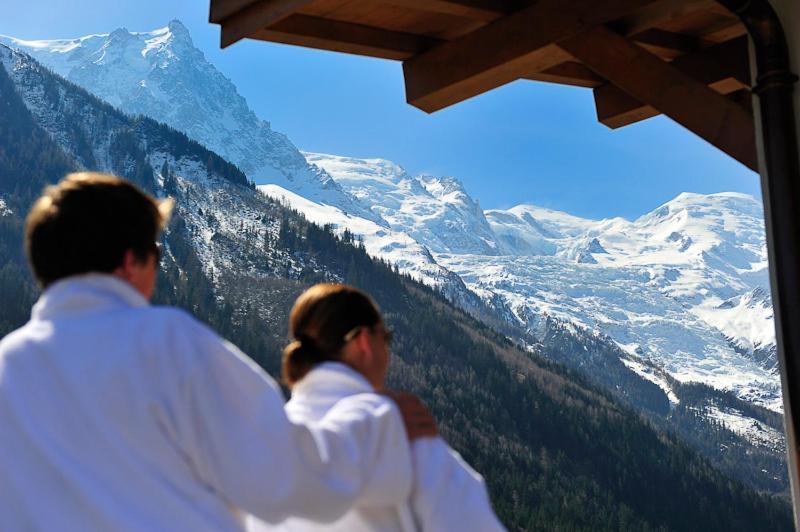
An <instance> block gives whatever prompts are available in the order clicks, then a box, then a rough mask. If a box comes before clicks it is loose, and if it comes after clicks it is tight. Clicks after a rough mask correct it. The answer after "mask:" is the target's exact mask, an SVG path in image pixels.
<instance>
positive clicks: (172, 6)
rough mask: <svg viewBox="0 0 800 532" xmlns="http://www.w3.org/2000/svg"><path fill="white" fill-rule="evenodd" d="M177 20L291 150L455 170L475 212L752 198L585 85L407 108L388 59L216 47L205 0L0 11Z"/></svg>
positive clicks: (673, 130) (712, 153) (627, 207)
mask: <svg viewBox="0 0 800 532" xmlns="http://www.w3.org/2000/svg"><path fill="white" fill-rule="evenodd" d="M23 6H24V8H23ZM173 18H177V19H179V20H181V21H182V22H183V23H184V24H185V25H186V26H187V27H188V28H189V31H190V32H191V34H192V38H193V40H194V42H195V45H196V46H197V47H198V48H200V49H201V50H202V51H203V52H204V53H205V54H206V57H207V58H208V59H209V61H211V62H212V63H213V64H214V65H215V66H216V67H217V68H218V69H219V70H220V71H222V72H223V73H224V74H225V75H226V76H228V77H229V78H230V79H231V80H233V82H234V83H235V84H236V86H237V87H238V89H239V92H240V93H241V94H242V95H243V96H244V97H245V98H246V99H247V100H248V102H249V104H250V106H251V107H252V108H253V109H254V110H255V111H256V113H257V114H258V115H259V116H260V117H262V118H264V119H266V120H268V121H270V122H271V123H272V127H273V128H274V129H275V130H277V131H281V132H283V133H286V134H287V135H288V136H289V138H290V139H291V140H292V141H293V142H294V143H295V144H296V145H297V146H298V147H299V148H300V149H303V150H308V151H319V152H326V153H335V154H339V155H350V156H356V157H383V158H386V159H391V160H393V161H395V162H397V163H399V164H401V165H402V166H404V167H405V168H406V170H407V171H408V172H409V173H412V174H413V173H421V172H426V173H432V174H436V175H452V176H456V177H457V178H459V179H460V180H461V181H462V182H463V183H464V184H465V186H466V187H467V190H468V191H469V192H470V194H471V195H472V196H473V197H475V198H476V199H478V200H479V201H480V203H481V205H482V206H483V207H484V208H507V207H511V206H513V205H516V204H519V203H534V204H536V205H541V206H545V207H550V208H554V209H559V210H564V211H567V212H570V213H573V214H576V215H579V216H584V217H589V218H603V217H610V216H624V217H627V218H635V217H637V216H639V215H641V214H644V213H645V212H648V211H650V210H652V209H654V208H655V207H657V206H658V205H660V204H661V203H664V202H665V201H668V200H670V199H672V198H673V197H675V196H677V195H678V194H679V193H680V192H684V191H691V192H700V193H711V192H721V191H739V192H746V193H748V194H753V195H756V196H758V195H759V194H760V192H759V182H758V176H757V175H756V174H755V173H753V172H751V171H750V170H748V169H747V168H745V167H744V166H742V165H740V164H739V163H737V162H736V161H734V160H732V159H730V158H729V157H728V156H727V155H724V154H722V153H721V152H719V151H718V150H716V149H715V148H713V147H712V146H710V145H708V144H707V143H705V142H704V141H702V140H700V139H699V138H697V137H695V136H694V135H692V134H691V133H689V132H687V131H686V130H684V129H683V128H681V127H680V126H678V125H676V124H674V123H673V122H671V121H670V120H668V119H666V118H663V117H658V118H654V119H651V120H648V121H645V122H642V123H639V124H635V125H632V126H628V127H626V128H622V129H619V130H616V131H612V130H610V129H608V128H606V127H605V126H603V125H601V124H599V123H598V122H597V121H596V117H595V111H594V105H593V101H592V95H591V91H589V90H587V89H578V88H570V87H563V86H557V85H551V84H545V83H535V82H531V81H518V82H515V83H512V84H510V85H508V86H505V87H502V88H500V89H497V90H495V91H492V92H490V93H487V94H484V95H482V96H479V97H477V98H473V99H471V100H469V101H466V102H462V103H461V104H458V105H456V106H453V107H451V108H448V109H445V110H443V111H439V112H437V113H434V114H432V115H428V114H425V113H423V112H422V111H419V110H417V109H415V108H413V107H411V106H409V105H408V104H406V103H405V96H404V88H403V77H402V69H401V65H400V63H397V62H392V61H383V60H377V59H370V58H362V57H355V56H349V55H344V54H335V53H331V52H322V51H316V50H308V49H303V48H298V47H290V46H284V45H277V44H270V43H263V42H251V41H245V42H240V43H238V44H236V45H234V46H232V47H230V48H227V49H225V50H221V49H220V48H219V44H218V43H219V28H218V26H215V25H211V24H209V23H208V22H207V18H208V2H207V1H197V0H192V1H190V0H175V1H170V0H164V1H156V0H138V1H137V2H102V1H99V0H83V1H81V0H76V1H74V2H69V3H67V2H60V1H56V0H50V1H47V2H43V1H39V0H26V1H25V2H24V3H23V2H19V1H18V2H15V5H14V6H13V7H8V6H7V7H6V8H5V9H4V16H3V19H2V20H0V34H4V35H10V36H14V37H19V38H24V39H46V38H68V37H77V36H81V35H86V34H89V33H108V32H110V31H112V30H114V29H116V28H118V27H126V28H127V29H129V30H130V31H149V30H152V29H155V28H158V27H162V26H165V25H166V24H167V23H168V22H169V20H171V19H173Z"/></svg>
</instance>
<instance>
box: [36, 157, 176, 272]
mask: <svg viewBox="0 0 800 532" xmlns="http://www.w3.org/2000/svg"><path fill="white" fill-rule="evenodd" d="M171 206H172V203H171V201H157V200H155V199H154V198H152V197H150V196H148V195H147V194H145V193H144V192H142V191H141V190H139V189H138V188H136V187H135V186H134V185H132V184H131V183H129V182H127V181H125V180H123V179H120V178H118V177H115V176H112V175H107V174H100V173H94V172H79V173H74V174H69V175H67V176H66V177H65V178H64V179H62V180H61V182H59V183H58V184H57V185H53V186H49V187H47V188H46V189H45V191H44V193H43V194H42V196H41V197H40V198H39V199H38V200H36V202H35V203H34V204H33V207H32V208H31V211H30V213H28V218H27V220H26V222H25V252H26V253H27V255H28V260H29V261H30V264H31V268H32V269H33V273H34V275H35V276H36V279H37V280H38V281H39V283H40V284H41V285H42V286H44V287H47V286H49V285H50V284H52V283H53V282H55V281H58V280H59V279H63V278H65V277H69V276H71V275H78V274H82V273H89V272H104V273H110V272H113V271H114V270H115V269H117V267H119V266H120V265H121V264H122V261H123V258H124V256H125V253H126V252H127V251H128V250H132V251H133V253H134V254H135V255H136V257H137V258H139V259H141V260H146V259H147V257H148V256H149V255H150V254H151V253H153V252H154V251H155V242H156V239H157V238H158V234H159V232H160V231H161V229H162V228H163V226H164V224H165V223H166V221H167V220H168V219H169V212H170V209H171Z"/></svg>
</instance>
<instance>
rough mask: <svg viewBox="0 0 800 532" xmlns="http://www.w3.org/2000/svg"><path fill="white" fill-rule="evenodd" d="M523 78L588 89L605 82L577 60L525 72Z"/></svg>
mask: <svg viewBox="0 0 800 532" xmlns="http://www.w3.org/2000/svg"><path fill="white" fill-rule="evenodd" d="M525 79H529V80H532V81H545V82H548V83H561V84H564V85H573V86H575V87H585V88H589V89H592V88H595V87H599V86H601V85H604V84H605V83H606V80H604V79H603V78H601V77H600V76H598V75H597V74H595V73H594V72H592V71H591V70H590V69H588V68H586V67H585V66H583V64H582V63H578V62H577V61H567V62H565V63H561V64H560V65H556V66H554V67H552V68H548V69H547V70H545V71H543V72H535V73H533V74H527V75H526V76H525Z"/></svg>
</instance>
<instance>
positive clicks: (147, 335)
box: [0, 174, 435, 531]
mask: <svg viewBox="0 0 800 532" xmlns="http://www.w3.org/2000/svg"><path fill="white" fill-rule="evenodd" d="M164 207H165V204H164V203H163V202H162V203H159V202H156V201H154V200H153V199H151V198H150V197H149V196H146V195H145V194H142V193H141V192H140V191H138V190H137V189H136V188H135V187H133V186H131V185H130V184H128V183H126V182H124V181H121V180H119V179H116V178H113V177H110V176H103V175H99V174H73V175H71V176H68V177H67V178H66V179H65V180H64V181H62V182H61V183H60V184H59V185H58V186H56V187H51V188H50V189H48V190H47V191H46V192H45V194H44V195H43V196H42V198H40V199H39V201H38V202H37V203H36V204H35V206H34V207H33V209H32V211H31V214H30V215H29V218H28V222H27V225H26V248H27V252H28V255H29V259H30V261H31V265H32V267H33V270H34V274H35V275H36V277H37V279H38V280H39V281H40V283H41V284H42V285H43V287H44V292H43V294H42V296H41V298H40V299H39V301H38V302H37V303H36V305H35V306H34V309H33V311H32V315H31V320H30V321H29V322H28V323H27V324H26V325H25V326H23V327H22V328H20V329H18V330H17V331H15V332H13V333H11V334H9V335H8V336H7V337H5V338H4V339H3V340H2V341H0V530H9V531H12V530H14V531H15V530H59V531H64V530H81V531H85V530H142V531H145V530H146V531H152V530H192V531H198V530H241V529H242V527H243V516H244V515H245V514H246V513H250V514H254V515H256V516H258V517H259V518H261V519H263V520H265V521H268V522H279V521H282V520H283V519H285V518H286V517H287V516H301V517H304V518H307V519H312V520H316V521H321V522H325V521H333V520H335V519H337V518H339V517H340V516H341V515H343V514H344V513H345V512H347V511H348V510H349V509H350V507H351V506H352V504H353V502H354V501H355V500H356V499H358V497H359V496H361V494H362V493H363V491H364V490H365V489H369V491H370V493H372V494H374V495H375V496H380V497H383V498H385V499H386V500H388V501H391V500H402V499H403V497H405V496H406V495H407V490H408V485H409V484H410V482H411V471H410V469H409V466H408V464H409V463H410V457H409V456H408V455H407V454H404V453H408V449H407V447H402V446H401V447H399V448H397V447H393V448H392V449H391V450H389V451H388V452H386V454H385V455H384V454H382V453H384V452H385V451H384V450H383V449H382V448H381V442H383V441H386V440H390V441H393V440H396V439H397V438H399V437H402V435H400V434H396V432H397V431H402V430H403V424H402V423H399V424H398V422H397V419H398V417H399V416H400V412H399V411H398V410H397V408H396V407H395V406H394V405H393V404H390V405H389V406H388V407H387V402H386V401H385V400H383V399H382V398H377V396H374V395H364V394H362V395H358V396H355V397H354V398H352V399H351V400H343V401H340V402H339V403H338V404H337V405H336V407H335V408H333V409H331V411H330V412H329V413H328V414H327V415H326V416H324V418H322V419H320V420H319V422H318V423H315V424H313V425H308V426H306V425H302V424H296V423H292V422H290V421H289V420H288V419H287V417H286V414H285V413H284V408H283V399H282V397H281V394H280V391H279V389H278V387H277V386H276V384H275V383H274V381H273V380H272V379H271V378H270V377H269V376H267V375H266V374H265V373H264V372H263V371H261V370H260V369H259V368H258V367H257V366H256V365H255V364H253V363H252V362H251V361H250V360H249V359H248V358H247V357H245V356H244V355H243V354H242V353H241V352H239V351H238V350H237V349H236V347H234V346H233V345H231V344H230V343H228V342H226V341H224V340H222V339H221V338H219V337H218V336H217V335H216V334H214V333H213V332H212V331H211V330H209V329H208V328H207V327H205V326H203V325H202V324H200V323H199V322H198V321H196V320H195V319H193V318H192V317H191V316H189V315H188V314H186V313H184V312H182V311H180V310H178V309H174V308H164V307H162V308H158V307H152V306H150V305H149V304H148V299H149V298H150V296H151V295H152V292H153V289H154V286H155V279H156V273H157V270H158V248H157V246H156V244H155V242H156V239H157V237H158V233H159V231H160V229H161V226H162V225H163V223H164V221H165V220H166V217H167V216H168V214H167V213H166V212H165V211H166V210H167V209H165V208H164ZM404 409H405V410H404V411H403V412H402V417H403V419H404V420H405V421H406V425H405V430H406V431H407V434H408V436H409V437H416V436H424V435H432V434H435V428H434V427H433V422H432V419H431V418H430V415H429V414H428V413H427V411H426V410H425V409H424V408H423V407H421V405H420V404H419V403H418V402H417V401H415V400H413V399H410V400H409V401H408V402H407V403H406V404H405V405H404ZM398 427H399V428H398ZM398 453H400V455H398ZM376 457H377V460H379V461H380V463H381V464H382V465H383V467H382V468H381V470H380V472H379V473H380V474H377V475H376V474H374V472H373V470H372V468H370V467H369V465H370V463H375V460H376ZM393 464H395V465H396V467H395V466H393Z"/></svg>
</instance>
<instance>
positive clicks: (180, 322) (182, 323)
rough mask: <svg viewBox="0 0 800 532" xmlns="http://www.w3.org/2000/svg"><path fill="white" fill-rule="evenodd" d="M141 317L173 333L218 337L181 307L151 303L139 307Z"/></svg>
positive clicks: (156, 326) (157, 327)
mask: <svg viewBox="0 0 800 532" xmlns="http://www.w3.org/2000/svg"><path fill="white" fill-rule="evenodd" d="M137 312H138V313H139V315H140V317H141V318H142V319H143V320H144V321H146V322H148V324H151V325H153V326H154V327H155V328H156V329H157V330H160V329H167V330H169V331H170V332H171V333H173V334H186V335H190V336H200V337H208V336H214V337H218V336H217V334H216V333H215V332H214V331H213V330H211V328H210V327H209V326H208V325H206V324H204V323H203V322H202V321H200V320H199V319H197V318H196V317H194V316H193V315H192V314H191V313H189V312H187V311H186V310H184V309H182V308H179V307H170V306H156V305H151V306H147V307H141V308H139V309H137Z"/></svg>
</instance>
